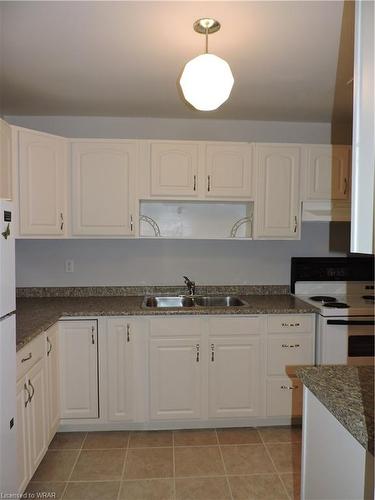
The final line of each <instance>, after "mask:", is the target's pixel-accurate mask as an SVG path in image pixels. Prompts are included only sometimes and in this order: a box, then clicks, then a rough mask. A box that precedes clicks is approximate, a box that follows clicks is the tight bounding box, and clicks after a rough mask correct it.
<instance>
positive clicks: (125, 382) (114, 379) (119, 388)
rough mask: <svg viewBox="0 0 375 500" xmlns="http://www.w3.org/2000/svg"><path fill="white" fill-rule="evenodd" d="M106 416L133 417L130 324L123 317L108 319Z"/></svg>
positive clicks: (131, 333)
mask: <svg viewBox="0 0 375 500" xmlns="http://www.w3.org/2000/svg"><path fill="white" fill-rule="evenodd" d="M107 345H108V406H109V407H108V418H109V420H132V418H133V391H134V380H133V363H132V346H133V332H132V324H131V323H130V322H129V321H126V320H124V319H117V318H116V319H109V320H108V344H107Z"/></svg>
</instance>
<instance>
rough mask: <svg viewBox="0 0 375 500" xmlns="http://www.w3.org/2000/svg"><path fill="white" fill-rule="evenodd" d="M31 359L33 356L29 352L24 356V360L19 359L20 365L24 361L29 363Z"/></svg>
mask: <svg viewBox="0 0 375 500" xmlns="http://www.w3.org/2000/svg"><path fill="white" fill-rule="evenodd" d="M32 357H33V355H32V354H31V352H29V354H28V355H27V356H26V358H22V359H21V363H24V362H25V361H29V359H31V358H32Z"/></svg>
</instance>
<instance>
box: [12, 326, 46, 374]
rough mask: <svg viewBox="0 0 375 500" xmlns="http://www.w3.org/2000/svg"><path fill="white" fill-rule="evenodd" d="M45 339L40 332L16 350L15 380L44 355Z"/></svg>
mask: <svg viewBox="0 0 375 500" xmlns="http://www.w3.org/2000/svg"><path fill="white" fill-rule="evenodd" d="M45 340H46V339H45V334H44V333H41V334H40V335H38V336H37V337H36V338H35V339H34V340H32V341H31V342H29V343H28V344H27V345H25V346H24V347H23V348H22V349H20V350H19V351H18V352H17V380H19V379H20V378H21V377H22V376H23V375H25V373H27V372H28V371H29V370H30V368H31V367H32V366H34V365H35V363H36V362H37V361H38V360H39V359H41V358H42V357H43V356H44V353H45V345H46V344H45Z"/></svg>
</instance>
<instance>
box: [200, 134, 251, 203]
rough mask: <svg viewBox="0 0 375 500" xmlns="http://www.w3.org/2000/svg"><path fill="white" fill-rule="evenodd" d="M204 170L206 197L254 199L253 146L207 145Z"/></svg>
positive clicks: (238, 144)
mask: <svg viewBox="0 0 375 500" xmlns="http://www.w3.org/2000/svg"><path fill="white" fill-rule="evenodd" d="M205 166H206V176H205V182H206V183H205V196H207V197H209V198H211V197H212V198H241V199H249V198H252V197H253V175H252V163H251V145H249V144H247V143H242V144H241V143H230V142H229V143H226V142H223V143H212V144H207V146H206V158H205Z"/></svg>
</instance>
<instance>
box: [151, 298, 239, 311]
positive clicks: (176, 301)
mask: <svg viewBox="0 0 375 500" xmlns="http://www.w3.org/2000/svg"><path fill="white" fill-rule="evenodd" d="M247 305H248V304H247V302H245V301H244V300H242V299H240V298H239V297H236V296H234V295H228V296H222V295H210V296H204V295H180V296H175V297H163V296H154V295H152V296H146V297H145V298H144V300H143V303H142V306H143V307H146V308H154V309H155V308H158V309H159V308H189V307H242V306H247Z"/></svg>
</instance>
